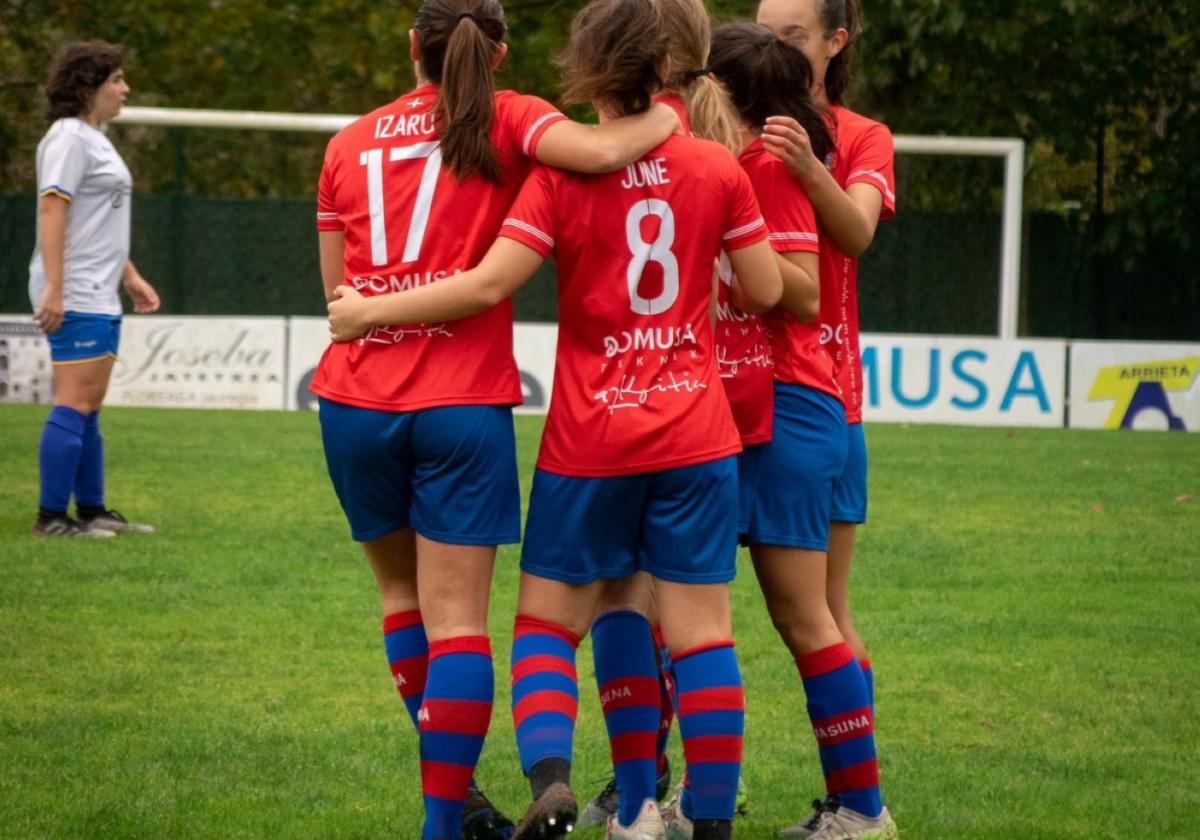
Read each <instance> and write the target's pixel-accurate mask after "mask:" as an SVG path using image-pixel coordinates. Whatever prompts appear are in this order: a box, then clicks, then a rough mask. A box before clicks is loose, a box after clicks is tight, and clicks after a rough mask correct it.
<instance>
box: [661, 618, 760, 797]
mask: <svg viewBox="0 0 1200 840" xmlns="http://www.w3.org/2000/svg"><path fill="white" fill-rule="evenodd" d="M672 662H673V663H674V671H675V685H676V688H677V690H678V692H679V734H680V736H681V737H682V738H683V757H684V759H685V760H686V762H687V785H686V787H685V788H684V791H683V802H682V803H681V804H682V807H683V813H684V816H686V817H687V818H688V819H690V820H732V819H733V810H734V806H735V804H736V802H737V786H738V776H739V775H740V774H741V770H742V735H743V732H744V731H745V725H746V700H745V695H744V694H743V692H742V676H741V673H740V672H739V671H738V664H737V656H736V654H735V653H734V650H733V642H732V641H722V642H716V643H712V644H707V645H702V646H700V647H695V648H691V649H690V650H685V651H682V652H680V653H678V654H676V655H675V656H673V657H672Z"/></svg>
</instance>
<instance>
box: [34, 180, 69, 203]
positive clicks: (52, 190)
mask: <svg viewBox="0 0 1200 840" xmlns="http://www.w3.org/2000/svg"><path fill="white" fill-rule="evenodd" d="M45 195H56V196H58V197H59V198H61V199H62V200H63V201H65V202H67V203H68V204H69V203H71V202H72V201H74V200H75V197H74V196H73V195H71V193H70V191H69V190H64V189H63V188H62V187H60V186H59V185H58V184H50V185H49V186H47V187H42V191H41V192H39V193H38V197H39V198H40V197H42V196H45Z"/></svg>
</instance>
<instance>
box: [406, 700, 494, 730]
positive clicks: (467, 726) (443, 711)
mask: <svg viewBox="0 0 1200 840" xmlns="http://www.w3.org/2000/svg"><path fill="white" fill-rule="evenodd" d="M417 719H418V720H419V721H420V722H421V723H420V726H421V731H422V732H449V733H451V734H454V735H474V736H476V737H478V738H482V737H483V736H484V735H486V734H487V731H488V724H489V723H491V719H492V704H491V703H490V702H488V701H486V700H431V699H430V698H428V697H426V698H425V702H423V703H422V704H421V711H420V714H419V715H418V716H417Z"/></svg>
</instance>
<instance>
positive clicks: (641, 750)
mask: <svg viewBox="0 0 1200 840" xmlns="http://www.w3.org/2000/svg"><path fill="white" fill-rule="evenodd" d="M608 743H609V747H610V748H611V752H612V760H613V764H619V763H621V762H622V761H638V760H643V761H653V760H654V759H655V756H656V754H657V743H658V732H656V731H654V730H653V729H651V730H649V731H646V732H623V733H622V734H620V735H613V736H612V737H611V738H610V739H609V742H608Z"/></svg>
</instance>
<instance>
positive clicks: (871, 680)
mask: <svg viewBox="0 0 1200 840" xmlns="http://www.w3.org/2000/svg"><path fill="white" fill-rule="evenodd" d="M858 665H859V667H860V668H862V672H863V679H864V680H866V681H867V702H868V703H870V704H871V717H872V718H874V717H875V672H874V671H873V670H871V660H870V659H860V660H859V661H858Z"/></svg>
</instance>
